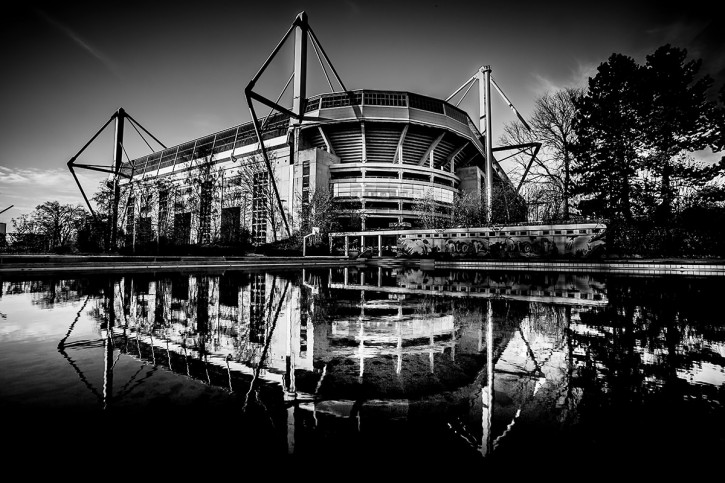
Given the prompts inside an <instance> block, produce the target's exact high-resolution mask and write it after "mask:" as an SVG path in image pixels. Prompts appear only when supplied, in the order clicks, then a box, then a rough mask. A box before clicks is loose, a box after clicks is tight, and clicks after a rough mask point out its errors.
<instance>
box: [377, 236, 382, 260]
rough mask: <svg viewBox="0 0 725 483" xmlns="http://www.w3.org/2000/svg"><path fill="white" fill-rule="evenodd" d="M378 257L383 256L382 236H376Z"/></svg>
mask: <svg viewBox="0 0 725 483" xmlns="http://www.w3.org/2000/svg"><path fill="white" fill-rule="evenodd" d="M378 256H379V257H382V256H383V235H378Z"/></svg>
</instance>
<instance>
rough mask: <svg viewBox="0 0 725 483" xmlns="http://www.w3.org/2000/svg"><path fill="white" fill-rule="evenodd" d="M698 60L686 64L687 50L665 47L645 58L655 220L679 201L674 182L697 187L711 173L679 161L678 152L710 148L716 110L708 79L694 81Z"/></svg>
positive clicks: (663, 217)
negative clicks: (709, 94) (708, 93)
mask: <svg viewBox="0 0 725 483" xmlns="http://www.w3.org/2000/svg"><path fill="white" fill-rule="evenodd" d="M701 65H702V61H701V60H699V59H698V60H690V61H688V60H687V51H686V50H684V49H678V48H676V47H672V46H670V45H669V44H668V45H664V46H662V47H660V48H658V49H657V50H656V51H655V52H654V53H653V54H651V55H648V56H647V58H646V64H645V66H644V69H643V70H642V72H641V73H642V75H643V77H644V79H643V82H642V84H641V85H642V87H643V91H644V92H643V93H642V94H643V97H644V98H645V99H646V102H647V103H646V104H645V105H644V106H643V107H644V108H645V115H644V116H642V121H643V125H642V129H643V133H644V135H645V138H646V142H647V146H648V148H649V149H648V150H647V153H646V154H645V155H644V156H643V166H644V167H645V168H646V169H648V170H649V171H650V172H651V173H652V174H654V178H655V180H656V184H655V189H656V191H657V192H658V193H657V195H656V196H654V197H653V198H654V200H655V203H656V204H657V206H656V213H655V215H656V219H657V221H659V222H661V223H662V222H663V223H667V222H668V221H669V220H670V219H671V215H672V205H673V202H674V199H675V198H676V197H677V195H678V194H677V192H676V191H675V190H676V179H678V178H679V179H681V180H683V181H684V182H686V183H688V184H693V185H695V186H701V185H702V184H704V183H705V182H707V181H709V179H711V177H712V175H713V173H712V172H711V170H710V169H707V167H705V166H697V165H693V164H692V163H686V162H682V161H681V160H682V159H683V158H682V156H680V153H682V152H683V151H687V152H692V151H697V150H701V149H704V148H706V147H707V146H708V145H712V144H713V141H714V136H715V134H716V133H715V131H714V130H713V129H712V126H713V121H714V119H715V117H714V116H715V113H716V106H715V104H714V103H713V102H711V101H709V100H708V99H707V91H708V89H709V88H710V87H711V86H712V84H713V81H712V79H711V78H710V77H709V76H707V75H705V76H701V77H698V74H699V71H700V67H701Z"/></svg>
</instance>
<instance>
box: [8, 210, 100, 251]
mask: <svg viewBox="0 0 725 483" xmlns="http://www.w3.org/2000/svg"><path fill="white" fill-rule="evenodd" d="M87 216H88V213H87V212H86V210H85V209H84V208H83V207H82V206H80V205H70V204H67V205H61V204H60V203H59V202H57V201H46V202H45V203H43V204H40V205H38V206H36V207H35V210H34V211H33V212H32V213H30V214H24V215H22V216H20V217H19V218H13V219H12V223H13V229H14V231H15V236H16V238H17V239H18V240H20V241H21V242H22V240H23V239H31V238H40V239H42V243H40V244H36V243H35V242H33V245H34V248H36V249H39V248H40V249H44V250H53V249H55V248H60V247H67V246H70V245H72V244H73V243H74V242H75V237H76V235H77V234H78V230H79V229H80V228H81V227H82V226H83V223H84V222H85V220H86V217H87Z"/></svg>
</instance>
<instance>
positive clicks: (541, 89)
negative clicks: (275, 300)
mask: <svg viewBox="0 0 725 483" xmlns="http://www.w3.org/2000/svg"><path fill="white" fill-rule="evenodd" d="M597 67H599V63H598V62H597V63H595V62H584V61H581V60H576V61H575V63H574V66H573V67H572V68H571V69H570V71H569V74H568V75H567V76H564V77H563V78H560V79H554V78H550V77H547V76H545V75H543V74H539V73H534V86H533V88H532V91H533V92H534V94H535V95H536V96H541V95H543V94H546V93H547V92H555V91H558V90H562V89H565V88H569V87H583V88H586V87H587V85H588V80H589V77H594V76H595V75H596V73H597Z"/></svg>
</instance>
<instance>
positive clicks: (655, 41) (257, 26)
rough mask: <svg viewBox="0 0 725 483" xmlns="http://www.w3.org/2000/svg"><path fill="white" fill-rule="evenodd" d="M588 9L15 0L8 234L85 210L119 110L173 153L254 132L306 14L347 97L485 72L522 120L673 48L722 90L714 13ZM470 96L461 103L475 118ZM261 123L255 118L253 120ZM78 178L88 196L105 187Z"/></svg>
mask: <svg viewBox="0 0 725 483" xmlns="http://www.w3.org/2000/svg"><path fill="white" fill-rule="evenodd" d="M591 3H593V2H529V1H523V0H522V1H518V2H497V4H496V5H493V2H486V1H482V0H477V1H460V0H446V1H443V0H435V1H427V0H421V1H416V2H412V1H387V2H382V1H376V0H366V1H353V0H338V1H311V0H310V1H287V0H275V1H259V2H248V1H219V0H206V1H204V2H178V1H176V2H169V1H164V0H159V1H145V2H138V1H136V0H127V1H124V2H115V3H113V4H111V3H110V2H95V3H90V4H89V3H88V2H60V1H32V0H27V1H15V0H10V1H9V2H8V1H7V0H6V2H4V3H3V6H2V7H0V12H2V15H1V16H0V18H2V28H0V36H1V37H2V40H1V41H0V53H1V55H0V59H2V63H3V69H2V72H3V73H2V76H0V83H1V86H2V89H0V211H2V210H4V209H5V208H7V207H8V206H10V205H13V207H12V208H10V209H9V210H7V211H5V212H4V213H2V214H0V222H5V223H7V227H8V231H12V224H11V219H12V218H17V217H19V216H20V215H22V214H24V213H29V212H31V211H32V210H33V209H34V208H35V206H37V205H39V204H41V203H43V202H45V201H53V200H57V201H59V202H61V203H73V204H75V203H80V204H84V202H83V199H82V197H81V195H80V191H79V190H78V188H77V186H76V185H75V182H74V180H73V177H72V176H71V174H70V172H69V170H68V168H67V163H68V161H69V160H70V159H71V158H72V157H73V156H74V155H76V153H78V151H80V150H81V148H82V147H83V146H84V145H85V144H86V143H87V142H88V141H89V140H90V139H91V138H92V137H93V135H94V134H95V133H96V132H97V131H98V130H99V129H100V128H101V127H102V126H103V125H104V124H105V123H106V121H108V120H109V119H110V117H111V116H112V115H113V114H114V112H116V111H117V109H118V108H121V107H122V108H123V109H124V110H125V111H126V112H127V113H128V114H130V115H131V116H132V117H133V119H135V120H136V121H137V122H138V123H139V124H140V125H141V126H143V127H144V128H146V129H147V130H148V131H150V132H151V133H152V134H153V135H154V136H155V137H156V138H158V139H159V140H160V141H162V142H163V143H164V144H165V145H166V146H174V145H177V144H180V143H183V142H186V141H189V140H193V139H196V138H199V137H202V136H205V135H208V134H212V133H214V132H217V131H221V130H223V129H225V128H228V127H231V126H234V125H237V124H240V123H243V122H248V121H250V120H251V117H250V114H249V110H248V108H247V105H246V101H245V99H244V96H243V90H244V88H245V87H246V85H247V84H248V83H249V81H250V80H251V79H252V78H253V77H254V75H255V74H256V73H257V72H258V70H259V69H260V68H261V66H262V64H263V63H264V61H265V60H266V59H267V57H268V56H269V55H270V53H271V52H272V50H273V49H274V47H275V46H276V45H277V43H278V42H279V41H280V40H281V38H282V36H283V35H284V34H285V33H286V32H287V29H288V28H289V27H290V25H291V24H292V22H293V21H294V19H295V17H296V15H297V14H298V13H299V12H302V11H305V12H307V15H308V20H309V24H310V25H311V27H312V29H313V30H314V32H315V34H316V35H317V37H318V39H319V40H320V43H321V44H322V47H323V48H324V50H325V52H326V53H327V55H328V56H329V58H330V60H331V61H332V64H333V66H334V67H335V69H336V71H337V72H338V73H339V75H340V77H341V79H342V80H343V82H344V84H345V86H346V87H347V88H348V89H383V90H385V89H389V90H400V91H409V92H416V93H419V94H424V95H428V96H432V97H436V98H441V99H446V98H447V97H448V96H449V95H450V94H452V93H453V92H454V91H455V90H456V89H457V88H458V87H459V86H460V85H461V84H463V83H464V82H465V81H466V80H467V79H469V78H470V77H471V76H472V75H473V74H474V73H475V72H476V71H477V70H478V68H479V67H481V66H482V65H490V66H491V69H492V76H493V78H494V79H495V81H496V82H497V84H498V85H500V86H501V88H502V89H503V91H504V92H505V94H506V95H507V97H508V98H509V99H510V100H511V102H512V103H513V104H514V106H515V107H516V108H517V109H518V111H519V112H520V113H521V114H522V115H523V116H524V117H528V116H529V115H530V114H531V113H532V108H533V105H534V101H535V100H536V98H537V97H539V96H541V95H542V94H545V93H546V92H553V91H555V90H557V89H561V88H565V87H586V84H587V79H588V78H589V77H590V76H593V75H595V74H596V69H597V66H599V64H601V63H602V62H605V61H606V60H607V58H608V57H609V56H610V55H611V54H613V53H620V54H624V55H628V56H631V57H633V58H634V59H635V60H636V61H638V62H640V63H643V62H644V59H645V56H646V55H648V54H650V53H652V52H654V51H655V49H656V48H657V47H659V46H662V45H664V44H667V43H669V44H671V45H673V46H676V47H680V48H685V49H687V51H688V54H689V57H690V58H693V59H694V58H700V59H702V60H703V68H702V71H703V72H706V73H708V74H709V75H710V76H711V77H713V78H714V79H715V81H716V88H718V87H719V86H721V85H722V84H723V83H725V33H724V31H725V29H722V28H721V26H719V25H717V24H716V22H717V18H718V16H717V15H716V13H715V12H714V11H713V10H712V9H713V8H714V7H712V5H714V3H713V2H701V1H700V0H694V1H689V2H686V3H685V4H674V5H673V4H671V3H668V4H667V5H666V6H663V5H664V2H637V1H629V2H619V1H618V0H613V1H609V2H597V4H596V5H591ZM291 45H292V42H291V41H290V42H288V44H286V46H285V48H284V49H283V50H282V51H281V52H280V55H279V56H278V57H277V58H276V59H275V61H274V62H273V64H272V65H270V67H269V69H268V70H267V71H266V72H265V74H264V75H263V76H262V78H261V79H260V80H259V82H258V83H257V87H256V88H255V90H256V91H258V92H260V93H262V94H264V95H266V96H267V97H269V98H272V99H276V98H277V96H278V95H279V93H280V92H281V90H282V89H283V87H284V85H285V83H286V81H287V79H288V78H289V76H290V75H291V73H292V50H291ZM308 56H309V58H310V59H309V67H308V69H309V72H310V81H309V85H308V96H311V95H314V94H317V93H320V92H327V91H329V87H327V86H326V83H325V81H324V77H323V76H322V73H321V72H322V71H321V70H320V68H319V63H318V62H317V60H316V57H315V54H314V51H313V50H311V49H310V50H309V54H308ZM475 91H476V89H472V91H471V93H469V94H468V96H467V98H466V99H465V100H464V102H462V103H461V107H463V108H464V109H465V110H466V111H467V112H469V114H470V115H471V118H472V119H474V120H475V119H477V116H478V111H477V106H478V101H477V94H476V93H475ZM494 92H495V91H494ZM289 97H290V96H289V95H287V96H285V97H283V102H282V103H283V104H284V103H286V101H288V100H289V99H288V98H289ZM290 103H291V101H290ZM266 113H267V110H266V108H261V106H260V107H259V108H258V115H262V114H266ZM514 120H515V115H514V114H513V112H512V111H511V110H510V109H509V108H508V106H507V105H506V104H505V103H504V102H503V100H502V99H500V98H498V97H492V124H493V129H492V131H493V135H494V141H496V140H497V139H498V138H499V136H500V135H501V134H502V132H503V126H504V125H505V124H506V123H509V122H512V121H514ZM125 137H126V142H125V144H124V146H125V148H126V152H127V155H128V156H129V157H130V158H132V159H133V158H138V157H141V156H145V155H146V154H149V153H150V152H151V149H149V147H148V146H147V145H146V144H145V142H144V141H143V139H142V138H141V137H140V136H138V135H137V134H136V133H135V131H133V130H132V129H131V128H130V127H127V128H126V135H125ZM147 139H148V136H147ZM148 140H149V142H150V143H151V147H152V148H153V149H154V150H158V149H160V147H159V146H158V145H157V144H155V143H154V142H153V141H152V140H151V139H148ZM112 141H113V124H111V125H110V126H109V127H108V128H106V129H105V130H104V131H103V132H102V133H101V135H99V137H98V138H97V139H96V140H95V141H94V142H93V143H92V144H91V146H90V147H89V148H88V149H87V150H86V151H84V153H83V154H82V155H81V156H80V157H79V158H78V161H77V162H79V163H87V164H101V165H107V166H110V165H111V164H112V160H113V153H112ZM494 145H496V142H494ZM719 157H720V156H719V155H717V159H719ZM705 158H707V159H715V157H714V156H712V154H711V153H710V155H709V157H708V156H705ZM504 169H505V166H504ZM77 172H78V175H79V178H80V179H81V183H82V184H83V186H84V189H85V190H86V192H87V193H89V194H91V193H93V192H95V191H96V190H97V188H98V185H99V183H100V182H101V181H103V180H104V179H105V175H104V174H102V173H98V172H94V171H88V170H77Z"/></svg>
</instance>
